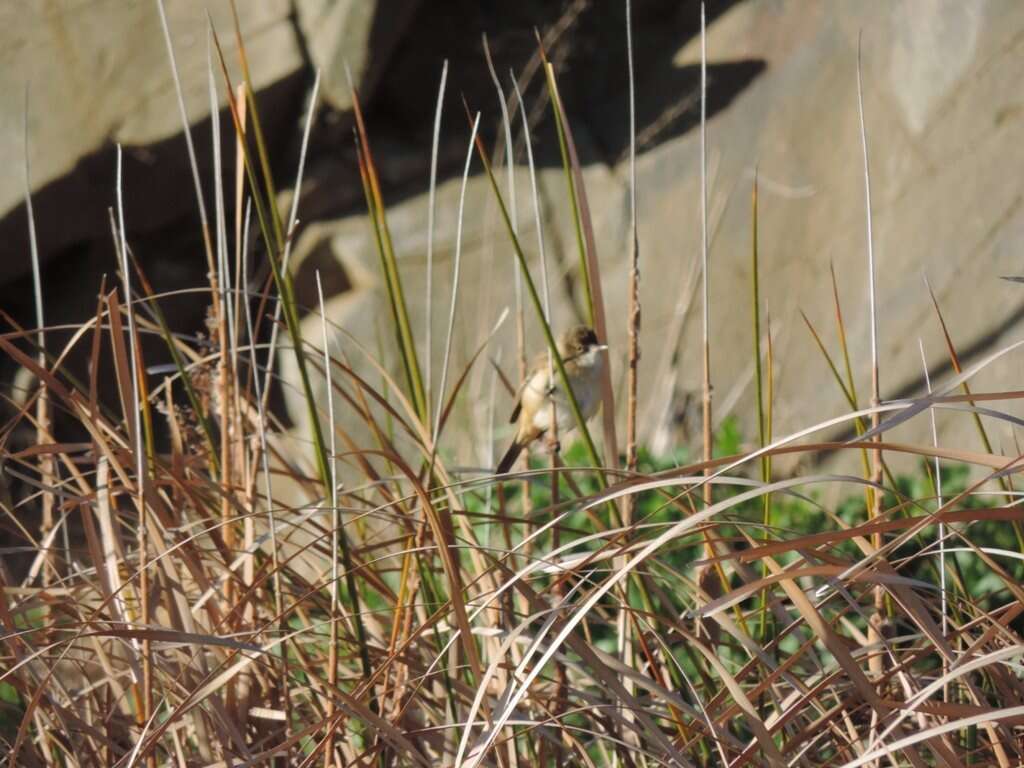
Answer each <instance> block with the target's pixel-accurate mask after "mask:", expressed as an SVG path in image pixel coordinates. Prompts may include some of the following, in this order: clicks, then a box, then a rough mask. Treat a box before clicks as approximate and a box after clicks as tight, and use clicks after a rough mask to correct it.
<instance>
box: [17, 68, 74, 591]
mask: <svg viewBox="0 0 1024 768" xmlns="http://www.w3.org/2000/svg"><path fill="white" fill-rule="evenodd" d="M28 96H29V89H28V86H27V85H26V86H25V114H24V147H23V150H24V153H25V178H24V183H25V213H26V215H27V217H28V244H29V253H30V255H31V258H32V299H33V303H34V304H35V311H36V361H37V362H38V364H39V367H40V368H45V367H46V320H45V317H44V312H43V283H42V275H41V270H40V264H39V242H38V240H37V239H36V218H35V211H34V210H33V208H32V168H31V165H30V160H29V136H28V109H29V100H28ZM50 442H52V437H51V436H50V392H49V388H48V387H47V386H46V380H45V379H44V378H40V379H39V398H38V399H37V400H36V444H37V445H46V444H47V443H50ZM54 472H55V463H54V460H53V454H51V453H49V452H45V453H43V454H42V455H41V456H40V458H39V476H40V480H41V482H42V484H43V486H44V488H47V489H52V488H53V487H54V486H55V483H54V480H55V477H54ZM41 502H42V513H43V514H42V521H41V525H40V538H41V539H42V540H46V539H47V538H48V537H49V535H50V530H51V529H52V528H53V524H54V521H53V508H54V495H53V492H52V491H51V490H46V491H44V492H43V494H42V498H41ZM67 554H68V553H65V556H67ZM53 568H54V565H53V555H52V553H51V554H47V556H46V557H45V559H44V567H43V571H42V583H43V586H44V587H45V586H49V584H50V578H51V576H55V575H56V574H55V573H54V572H53Z"/></svg>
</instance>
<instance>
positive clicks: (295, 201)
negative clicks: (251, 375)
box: [237, 69, 320, 409]
mask: <svg viewBox="0 0 1024 768" xmlns="http://www.w3.org/2000/svg"><path fill="white" fill-rule="evenodd" d="M239 87H241V84H239ZM319 95H320V70H319V69H317V71H316V77H315V78H314V79H313V88H312V90H311V91H310V93H309V107H308V108H307V110H306V124H305V127H304V128H303V129H302V146H301V147H300V149H299V166H298V170H297V171H296V173H295V191H294V192H293V193H292V205H291V209H290V210H289V212H288V237H287V238H285V243H284V258H282V259H281V271H282V272H284V273H286V274H288V265H289V264H290V263H291V257H292V244H293V242H294V237H293V235H294V233H295V228H296V226H298V215H299V198H300V197H302V176H303V172H304V171H305V169H306V152H307V151H308V149H309V134H310V132H311V130H312V128H313V116H314V115H315V114H316V105H317V103H318V99H319ZM239 118H240V119H239V124H240V125H241V127H242V130H241V131H240V132H239V133H238V136H237V138H238V152H239V156H240V158H241V159H242V161H243V167H244V159H245V136H246V133H245V125H246V123H245V113H244V111H242V108H241V106H239ZM282 307H283V305H282V303H281V297H280V296H278V300H277V303H276V304H275V305H274V322H273V323H271V326H270V344H269V346H268V347H267V373H266V376H265V378H264V380H263V397H264V401H263V408H264V409H266V408H267V400H266V398H268V397H270V383H271V374H272V373H273V370H274V365H273V363H274V355H275V352H276V350H277V339H278V333H279V331H280V328H281V311H282Z"/></svg>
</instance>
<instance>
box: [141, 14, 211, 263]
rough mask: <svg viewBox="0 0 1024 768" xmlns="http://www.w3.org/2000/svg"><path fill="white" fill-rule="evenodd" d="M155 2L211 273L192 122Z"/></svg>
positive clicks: (167, 32) (164, 21)
mask: <svg viewBox="0 0 1024 768" xmlns="http://www.w3.org/2000/svg"><path fill="white" fill-rule="evenodd" d="M155 2H156V7H157V12H158V13H159V16H160V28H161V29H162V30H163V36H164V45H165V47H166V48H167V58H168V59H169V60H170V65H171V76H172V78H173V79H174V94H175V96H176V97H177V100H178V113H179V115H180V117H181V125H182V133H183V134H184V135H185V147H186V149H187V150H188V162H189V168H190V170H191V171H192V185H193V187H194V188H195V195H196V205H197V207H198V208H199V222H200V225H201V227H202V231H203V245H204V246H205V248H206V261H207V268H208V269H209V271H210V273H211V274H212V273H213V272H215V271H216V268H215V262H214V250H213V241H212V240H211V238H210V221H209V219H208V218H207V215H206V203H205V202H204V201H203V186H202V183H201V182H200V180H199V164H198V163H197V162H196V150H195V147H194V146H193V144H192V123H191V122H190V121H189V119H188V112H187V110H186V109H185V97H184V95H183V93H182V89H181V77H180V76H179V74H178V62H177V59H176V57H175V55H174V43H173V42H172V41H171V31H170V29H169V28H168V26H167V12H166V10H165V9H164V0H155Z"/></svg>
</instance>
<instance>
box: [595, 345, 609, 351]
mask: <svg viewBox="0 0 1024 768" xmlns="http://www.w3.org/2000/svg"><path fill="white" fill-rule="evenodd" d="M607 349H608V345H607V344H598V345H597V346H596V347H594V351H595V352H604V351H605V350H607Z"/></svg>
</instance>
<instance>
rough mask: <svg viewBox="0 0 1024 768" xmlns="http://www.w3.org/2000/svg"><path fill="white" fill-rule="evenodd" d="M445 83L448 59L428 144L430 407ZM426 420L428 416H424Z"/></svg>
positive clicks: (427, 371)
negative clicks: (437, 216) (435, 264)
mask: <svg viewBox="0 0 1024 768" xmlns="http://www.w3.org/2000/svg"><path fill="white" fill-rule="evenodd" d="M447 82H448V59H445V60H444V64H443V65H442V67H441V84H440V85H439V86H438V87H437V107H436V108H435V110H434V133H433V138H432V139H431V142H430V190H429V192H428V197H427V280H426V282H427V285H426V292H425V294H424V304H425V305H426V321H425V328H424V329H423V331H424V334H425V338H426V366H425V368H426V380H427V381H426V387H425V388H426V395H427V405H428V406H429V405H430V402H431V398H432V393H433V379H432V377H431V361H432V360H433V357H434V345H433V343H432V339H433V337H432V329H433V327H434V313H433V308H434V216H435V214H436V212H437V154H438V147H439V146H440V143H441V113H442V111H443V109H442V108H443V107H444V88H445V84H446V83H447ZM427 417H428V418H429V417H430V413H429V412H428V413H427Z"/></svg>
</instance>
